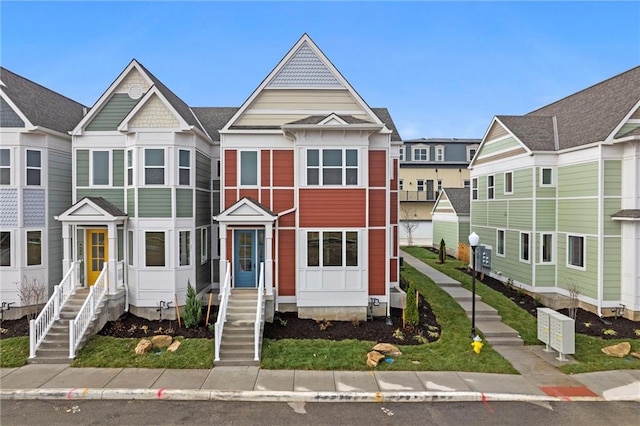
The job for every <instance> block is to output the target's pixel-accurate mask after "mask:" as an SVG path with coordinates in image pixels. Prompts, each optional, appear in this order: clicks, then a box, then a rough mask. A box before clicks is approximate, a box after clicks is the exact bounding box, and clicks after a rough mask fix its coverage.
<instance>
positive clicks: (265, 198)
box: [260, 189, 273, 210]
mask: <svg viewBox="0 0 640 426" xmlns="http://www.w3.org/2000/svg"><path fill="white" fill-rule="evenodd" d="M260 204H262V205H263V206H264V207H266V208H268V209H270V210H273V206H272V205H271V191H270V190H268V189H261V190H260Z"/></svg>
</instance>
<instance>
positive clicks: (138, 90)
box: [129, 84, 142, 99]
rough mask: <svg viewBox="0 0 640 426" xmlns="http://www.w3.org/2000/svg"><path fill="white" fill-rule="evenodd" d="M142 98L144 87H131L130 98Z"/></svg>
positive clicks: (134, 85)
mask: <svg viewBox="0 0 640 426" xmlns="http://www.w3.org/2000/svg"><path fill="white" fill-rule="evenodd" d="M141 96H142V86H140V85H139V84H132V85H131V86H129V97H130V98H131V99H140V97H141Z"/></svg>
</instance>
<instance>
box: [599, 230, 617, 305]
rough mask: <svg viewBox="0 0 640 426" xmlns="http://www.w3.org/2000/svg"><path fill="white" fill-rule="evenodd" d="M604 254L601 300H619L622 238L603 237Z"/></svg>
mask: <svg viewBox="0 0 640 426" xmlns="http://www.w3.org/2000/svg"><path fill="white" fill-rule="evenodd" d="M603 240H604V247H603V250H604V254H605V256H606V260H605V262H604V265H603V268H604V271H603V279H604V283H603V284H604V285H603V295H602V298H603V300H614V301H615V300H620V298H621V296H622V294H621V290H622V289H621V286H620V283H621V282H622V238H621V237H605V238H604V239H603Z"/></svg>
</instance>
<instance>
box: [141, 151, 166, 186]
mask: <svg viewBox="0 0 640 426" xmlns="http://www.w3.org/2000/svg"><path fill="white" fill-rule="evenodd" d="M144 183H145V185H164V149H145V150H144Z"/></svg>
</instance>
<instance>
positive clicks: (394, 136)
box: [371, 108, 402, 142]
mask: <svg viewBox="0 0 640 426" xmlns="http://www.w3.org/2000/svg"><path fill="white" fill-rule="evenodd" d="M371 111H373V113H374V114H375V115H377V116H378V118H379V119H380V121H382V122H383V123H384V124H385V125H386V126H387V128H388V129H389V130H391V141H392V142H402V138H401V137H400V133H398V128H397V127H396V123H394V122H393V118H391V114H389V110H388V109H387V108H371Z"/></svg>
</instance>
